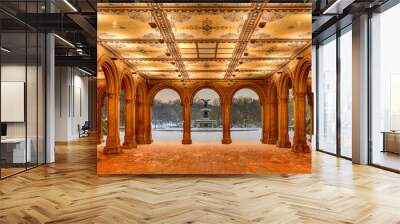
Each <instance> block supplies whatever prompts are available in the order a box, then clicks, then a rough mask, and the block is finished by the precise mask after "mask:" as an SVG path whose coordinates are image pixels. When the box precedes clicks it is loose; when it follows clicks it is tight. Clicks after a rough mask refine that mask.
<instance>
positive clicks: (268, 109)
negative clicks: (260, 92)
mask: <svg viewBox="0 0 400 224" xmlns="http://www.w3.org/2000/svg"><path fill="white" fill-rule="evenodd" d="M264 109H265V112H264V116H265V118H266V119H267V121H265V123H264V125H265V130H264V136H263V141H262V142H263V143H264V144H276V141H277V139H278V104H277V103H276V102H272V103H271V102H268V103H266V104H265V106H264Z"/></svg>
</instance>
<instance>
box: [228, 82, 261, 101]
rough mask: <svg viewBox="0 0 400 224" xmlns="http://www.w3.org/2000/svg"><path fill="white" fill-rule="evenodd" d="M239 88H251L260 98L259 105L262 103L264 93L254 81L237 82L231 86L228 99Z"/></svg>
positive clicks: (231, 97)
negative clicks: (231, 89)
mask: <svg viewBox="0 0 400 224" xmlns="http://www.w3.org/2000/svg"><path fill="white" fill-rule="evenodd" d="M241 89H251V90H253V91H254V92H255V93H256V94H257V95H258V98H259V99H260V104H261V106H262V105H263V103H264V102H265V98H266V97H265V94H264V91H263V88H262V87H261V86H259V85H257V84H255V83H250V82H249V83H238V84H236V85H235V86H233V91H232V92H231V96H230V99H231V100H232V99H233V96H234V95H235V94H236V92H238V91H239V90H241Z"/></svg>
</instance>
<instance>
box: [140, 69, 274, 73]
mask: <svg viewBox="0 0 400 224" xmlns="http://www.w3.org/2000/svg"><path fill="white" fill-rule="evenodd" d="M138 71H139V72H143V73H152V72H165V73H169V72H177V71H176V70H169V69H160V70H138ZM274 71H275V70H272V69H240V70H235V72H265V73H269V72H274ZM187 72H205V73H209V72H226V70H225V69H213V70H188V71H187Z"/></svg>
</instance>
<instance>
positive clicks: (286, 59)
mask: <svg viewBox="0 0 400 224" xmlns="http://www.w3.org/2000/svg"><path fill="white" fill-rule="evenodd" d="M290 59H291V57H253V58H252V57H249V58H242V59H240V61H242V62H244V61H289V60H290ZM124 60H127V61H159V62H172V61H175V60H174V59H173V58H124ZM182 61H217V62H220V61H231V58H182Z"/></svg>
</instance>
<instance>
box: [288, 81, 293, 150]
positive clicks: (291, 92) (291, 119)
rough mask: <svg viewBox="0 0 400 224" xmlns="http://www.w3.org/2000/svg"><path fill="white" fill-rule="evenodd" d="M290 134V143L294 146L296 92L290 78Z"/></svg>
mask: <svg viewBox="0 0 400 224" xmlns="http://www.w3.org/2000/svg"><path fill="white" fill-rule="evenodd" d="M288 115H289V116H288V118H289V120H288V129H289V130H288V133H289V141H290V142H291V143H292V144H293V138H294V91H293V85H292V80H291V79H290V78H289V80H288Z"/></svg>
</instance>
